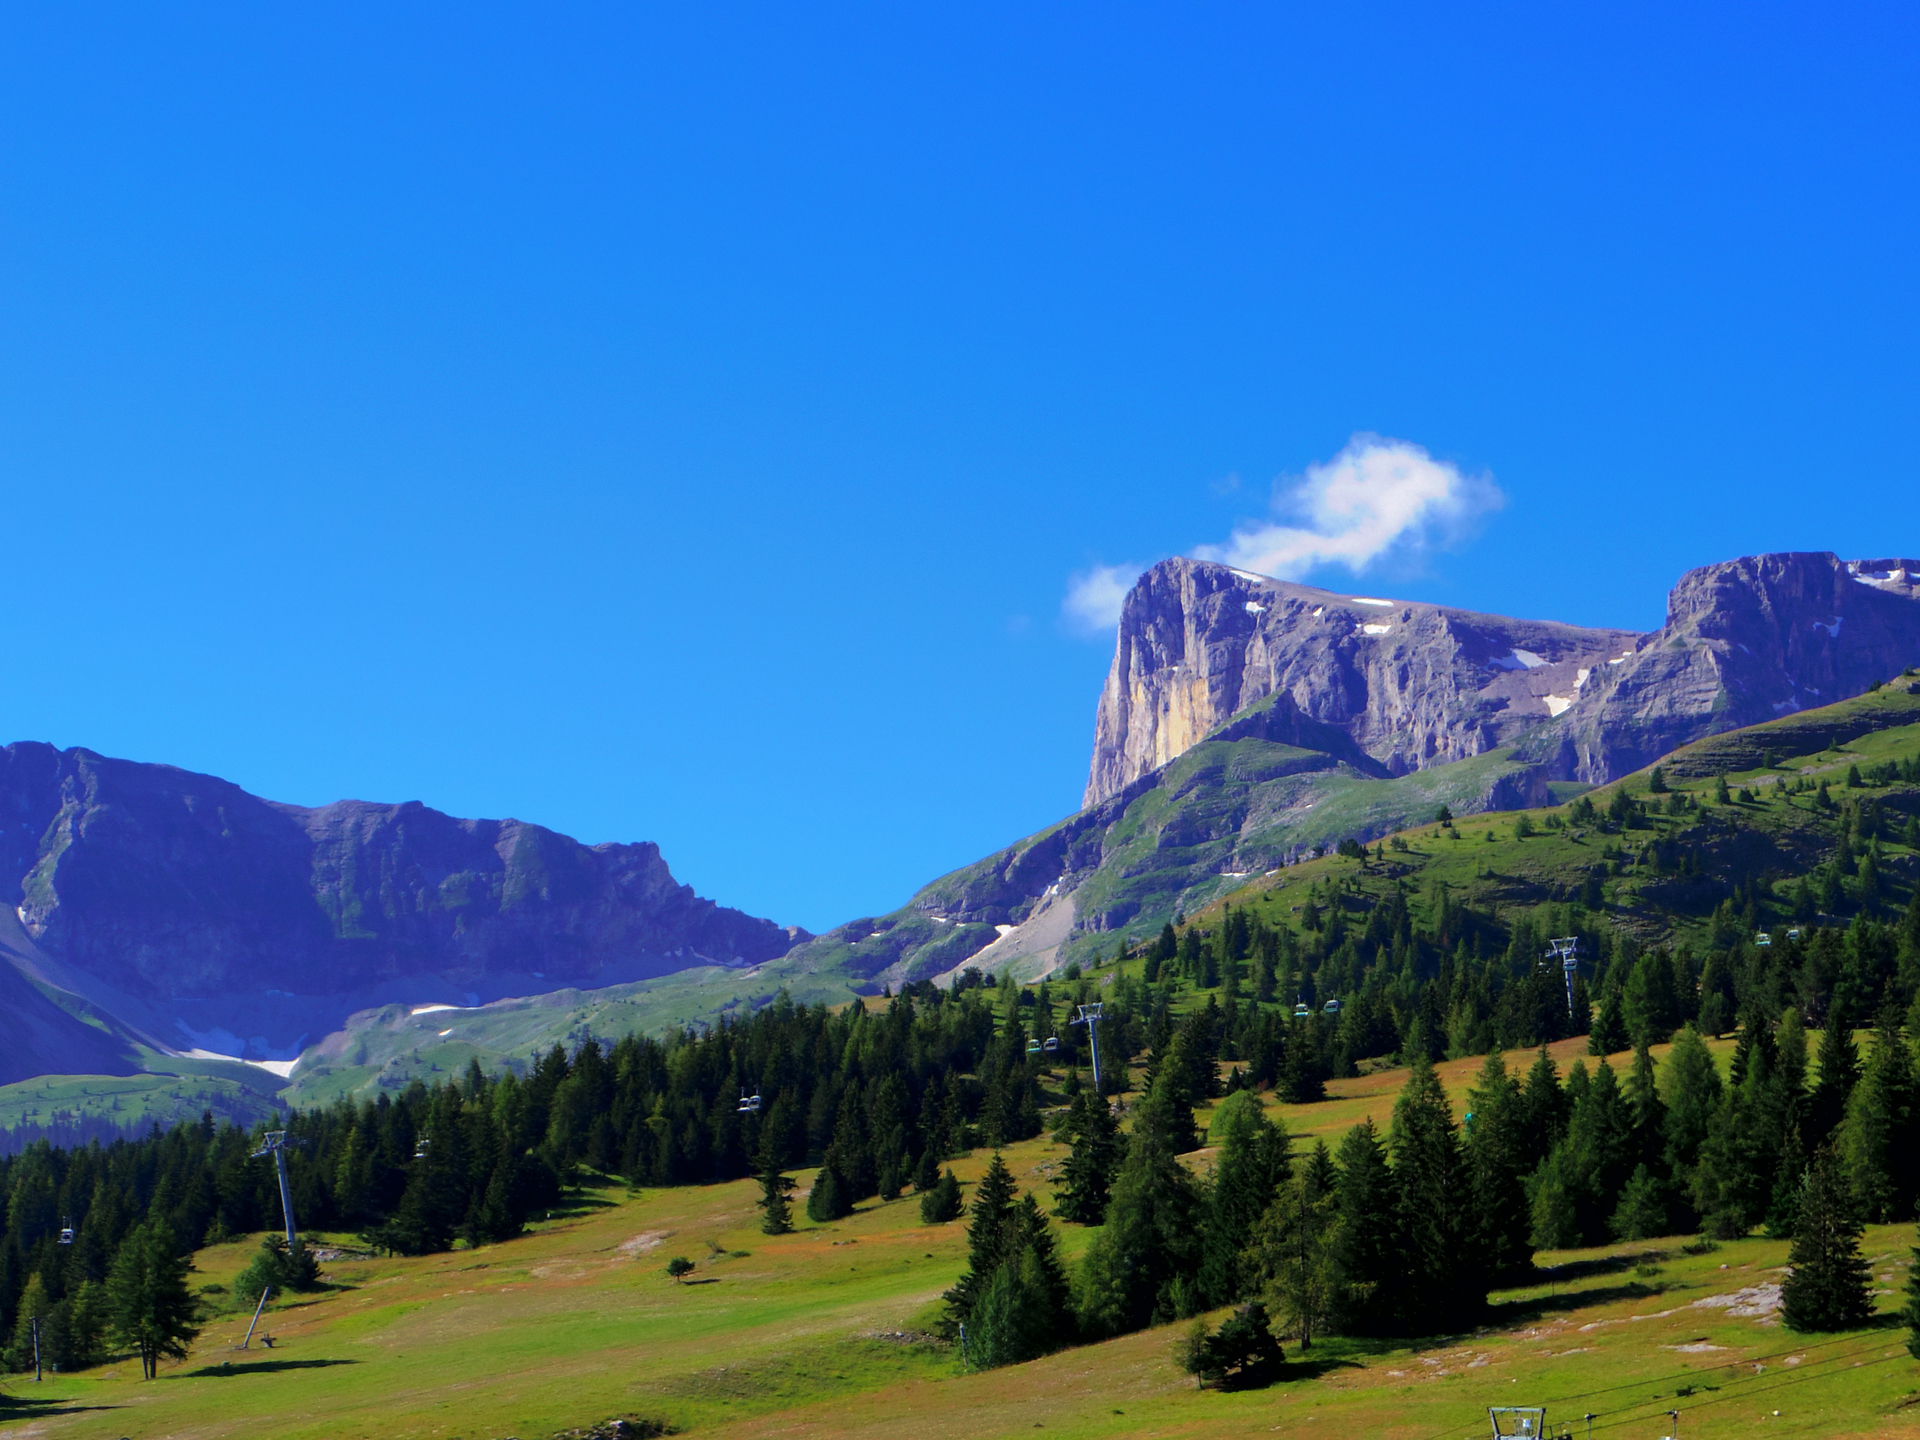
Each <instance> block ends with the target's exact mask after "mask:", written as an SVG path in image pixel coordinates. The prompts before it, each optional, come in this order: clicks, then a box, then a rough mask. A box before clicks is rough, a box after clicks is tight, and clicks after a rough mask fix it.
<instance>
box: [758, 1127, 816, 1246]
mask: <svg viewBox="0 0 1920 1440" xmlns="http://www.w3.org/2000/svg"><path fill="white" fill-rule="evenodd" d="M797 1183H798V1182H796V1181H795V1180H794V1178H793V1177H792V1176H791V1175H784V1174H782V1173H781V1171H780V1160H779V1156H778V1154H777V1153H776V1152H775V1150H774V1148H773V1147H772V1146H770V1145H766V1144H764V1143H763V1144H762V1145H761V1147H760V1199H759V1201H758V1204H759V1207H760V1232H761V1234H763V1235H786V1234H790V1233H791V1232H792V1230H793V1202H792V1200H791V1199H789V1198H788V1197H789V1196H791V1195H792V1194H793V1192H794V1189H795V1188H796V1186H797ZM809 1200H811V1197H809Z"/></svg>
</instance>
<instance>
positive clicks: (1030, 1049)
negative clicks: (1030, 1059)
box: [1027, 1040, 1040, 1055]
mask: <svg viewBox="0 0 1920 1440" xmlns="http://www.w3.org/2000/svg"><path fill="white" fill-rule="evenodd" d="M1039 1053H1040V1042H1039V1041H1038V1040H1029V1041H1027V1054H1029V1055H1038V1054H1039Z"/></svg>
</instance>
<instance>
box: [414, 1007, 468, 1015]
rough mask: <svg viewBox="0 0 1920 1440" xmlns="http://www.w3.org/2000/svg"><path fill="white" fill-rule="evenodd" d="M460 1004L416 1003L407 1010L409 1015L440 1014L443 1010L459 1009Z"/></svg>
mask: <svg viewBox="0 0 1920 1440" xmlns="http://www.w3.org/2000/svg"><path fill="white" fill-rule="evenodd" d="M462 1008H463V1007H462V1006H459V1005H416V1006H414V1007H413V1008H412V1009H411V1010H409V1011H408V1012H407V1014H409V1015H438V1014H439V1013H440V1012H441V1011H442V1010H459V1009H462Z"/></svg>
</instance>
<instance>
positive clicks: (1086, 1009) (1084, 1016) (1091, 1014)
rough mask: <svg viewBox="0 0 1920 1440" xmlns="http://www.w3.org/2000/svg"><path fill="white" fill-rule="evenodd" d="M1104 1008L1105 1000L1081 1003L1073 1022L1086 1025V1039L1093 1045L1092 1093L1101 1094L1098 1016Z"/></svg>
mask: <svg viewBox="0 0 1920 1440" xmlns="http://www.w3.org/2000/svg"><path fill="white" fill-rule="evenodd" d="M1105 1010H1106V1002H1105V1001H1103V1000H1096V1001H1094V1002H1093V1003H1092V1004H1091V1005H1082V1006H1081V1007H1080V1013H1079V1014H1078V1015H1076V1016H1075V1017H1074V1021H1073V1023H1074V1024H1076V1025H1084V1026H1086V1027H1087V1041H1088V1043H1089V1044H1091V1045H1092V1047H1093V1093H1094V1094H1096V1095H1099V1094H1102V1093H1104V1092H1102V1090H1101V1089H1100V1017H1101V1015H1102V1014H1103V1013H1104V1011H1105Z"/></svg>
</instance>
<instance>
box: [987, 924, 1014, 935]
mask: <svg viewBox="0 0 1920 1440" xmlns="http://www.w3.org/2000/svg"><path fill="white" fill-rule="evenodd" d="M993 928H994V930H995V931H996V932H997V933H998V934H1001V935H1011V934H1013V932H1014V931H1016V930H1018V929H1019V928H1020V927H1019V926H1018V925H996V926H994V927H993Z"/></svg>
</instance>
